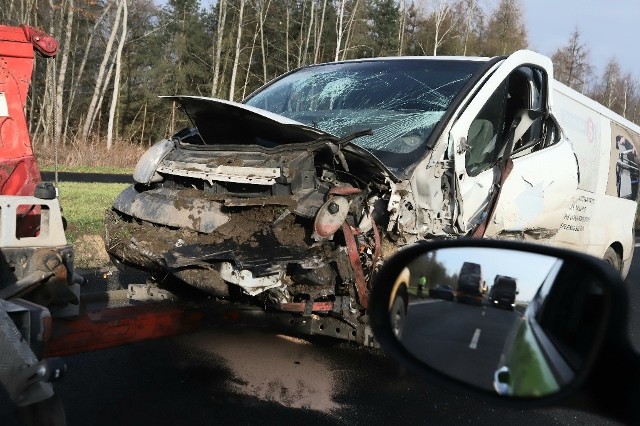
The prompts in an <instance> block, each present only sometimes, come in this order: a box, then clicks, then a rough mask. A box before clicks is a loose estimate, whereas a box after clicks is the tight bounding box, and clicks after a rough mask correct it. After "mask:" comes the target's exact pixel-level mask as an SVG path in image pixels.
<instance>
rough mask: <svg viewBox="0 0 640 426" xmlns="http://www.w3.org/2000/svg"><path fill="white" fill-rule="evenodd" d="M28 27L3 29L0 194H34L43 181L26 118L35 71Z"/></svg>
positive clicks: (0, 32)
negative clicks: (32, 76) (36, 186)
mask: <svg viewBox="0 0 640 426" xmlns="http://www.w3.org/2000/svg"><path fill="white" fill-rule="evenodd" d="M28 30H30V29H29V28H28V27H7V26H0V194H3V195H32V194H33V189H34V187H35V185H36V184H37V183H38V182H40V181H41V177H40V172H39V170H38V167H37V164H36V160H35V157H34V155H33V150H32V148H31V141H30V139H29V133H28V128H27V121H26V118H25V115H24V111H25V109H26V102H27V93H28V91H29V84H30V83H31V74H32V70H33V59H34V52H33V47H34V46H33V44H32V41H31V39H30V34H29V32H28Z"/></svg>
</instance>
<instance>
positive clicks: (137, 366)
mask: <svg viewBox="0 0 640 426" xmlns="http://www.w3.org/2000/svg"><path fill="white" fill-rule="evenodd" d="M627 282H628V285H629V288H630V290H631V291H630V299H629V301H630V328H629V335H630V337H631V339H632V341H633V343H634V345H635V347H636V348H637V349H640V334H638V333H639V332H638V330H640V251H637V252H636V258H635V259H634V262H633V265H632V269H631V271H630V274H629V277H628V279H627ZM441 303H442V304H447V303H450V302H441ZM443 306H446V305H443ZM468 308H469V309H471V308H476V309H477V310H479V309H481V308H477V307H468ZM478 312H479V311H478ZM505 312H506V311H505ZM483 333H484V332H483ZM482 337H486V334H483V335H482ZM480 345H482V344H481V343H479V346H480ZM66 360H67V364H68V373H67V376H66V377H65V379H64V380H63V381H62V382H61V383H59V384H56V390H57V392H58V394H59V395H60V396H61V397H62V399H63V401H64V404H65V408H66V411H67V417H68V422H69V424H70V425H72V426H73V425H88V424H90V425H118V426H125V425H140V424H153V425H190V426H196V425H211V424H230V425H236V424H244V425H254V424H255V425H282V424H307V425H315V424H318V425H320V424H322V425H371V424H374V425H376V424H411V425H416V424H425V425H433V424H436V425H460V424H474V425H492V426H493V425H513V424H518V425H520V426H524V425H545V426H546V425H575V424H584V425H616V424H617V423H615V422H612V421H609V420H607V419H604V418H600V417H597V416H593V415H591V414H586V413H583V412H580V411H575V410H569V409H564V408H545V409H535V410H533V409H531V410H516V409H511V408H505V407H502V406H500V405H496V404H489V403H487V402H484V401H480V400H476V399H474V398H471V397H469V396H466V395H463V394H461V393H458V392H452V391H450V390H447V389H444V388H441V387H438V386H436V385H433V384H431V383H429V382H427V381H426V380H423V379H421V378H419V377H415V376H413V375H412V374H410V373H408V372H406V371H405V370H404V369H402V368H400V367H399V366H398V365H397V364H396V363H395V362H394V361H392V360H390V359H389V358H387V357H386V356H385V355H384V354H382V353H381V352H380V351H379V350H372V349H363V348H358V347H356V346H354V345H351V344H348V343H344V342H339V341H335V340H330V339H307V338H300V337H295V336H287V335H279V334H276V333H273V332H268V331H264V330H256V329H251V328H245V327H241V326H233V327H225V328H214V329H208V330H204V331H201V332H198V333H194V334H192V335H186V336H179V337H174V338H165V339H161V340H156V341H152V342H144V343H139V344H132V345H128V346H123V347H120V348H115V349H108V350H103V351H99V352H93V353H85V354H79V355H74V356H69V357H67V358H66ZM0 392H2V391H0ZM0 419H1V424H2V425H3V426H12V425H16V424H17V422H16V419H15V416H14V414H13V411H12V408H11V407H10V405H9V404H8V401H7V398H6V395H4V394H0Z"/></svg>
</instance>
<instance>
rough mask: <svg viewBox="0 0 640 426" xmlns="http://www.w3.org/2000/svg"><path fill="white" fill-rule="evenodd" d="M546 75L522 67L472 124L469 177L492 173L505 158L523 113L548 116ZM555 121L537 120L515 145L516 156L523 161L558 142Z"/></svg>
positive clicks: (468, 151)
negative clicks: (513, 128) (514, 126)
mask: <svg viewBox="0 0 640 426" xmlns="http://www.w3.org/2000/svg"><path fill="white" fill-rule="evenodd" d="M545 78H546V77H545V75H544V74H543V73H542V71H540V70H539V69H536V68H530V67H520V68H517V69H515V70H514V71H513V72H512V73H511V74H510V75H509V77H507V79H506V80H505V81H504V82H503V83H502V84H501V85H500V86H499V87H498V89H497V90H496V91H495V92H494V93H493V95H492V96H491V98H489V100H488V101H487V103H486V104H485V105H484V107H483V108H482V110H480V112H479V113H478V115H477V116H476V118H475V119H474V120H473V121H472V122H471V126H470V127H469V132H468V135H467V144H468V145H469V149H468V150H467V152H466V154H465V164H466V169H467V174H469V176H476V175H478V174H479V173H481V172H483V171H484V170H488V169H490V168H491V167H493V165H494V164H495V163H496V162H497V161H498V159H499V158H500V157H501V155H502V153H503V150H504V148H505V146H506V144H507V142H508V140H507V137H508V134H509V129H510V128H511V124H512V123H513V120H514V118H515V117H516V115H517V113H518V111H520V110H532V111H539V112H544V111H543V109H544V105H545V102H544V99H545V97H546V96H547V93H546V92H547V91H546V89H545ZM556 135H557V131H556V129H555V125H554V124H553V122H552V121H551V120H547V121H545V119H544V117H540V118H538V119H536V120H535V121H534V122H533V123H532V125H531V127H530V128H529V130H527V132H526V133H525V134H524V135H523V136H522V138H521V139H520V140H518V141H515V142H514V146H513V151H512V156H513V157H519V156H523V155H526V154H528V153H531V152H533V151H537V150H539V149H542V148H545V147H547V146H550V145H552V144H554V143H555V142H557V140H558V138H557V137H556Z"/></svg>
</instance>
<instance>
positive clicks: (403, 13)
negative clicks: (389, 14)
mask: <svg viewBox="0 0 640 426" xmlns="http://www.w3.org/2000/svg"><path fill="white" fill-rule="evenodd" d="M406 26H407V1H406V0H401V2H400V26H399V28H398V55H400V56H402V51H403V48H404V33H405V31H406Z"/></svg>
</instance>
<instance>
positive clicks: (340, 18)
mask: <svg viewBox="0 0 640 426" xmlns="http://www.w3.org/2000/svg"><path fill="white" fill-rule="evenodd" d="M346 2H347V0H340V3H339V7H338V14H337V15H336V35H337V37H336V54H335V59H334V60H336V61H337V60H338V59H339V58H340V52H341V50H340V49H341V46H342V37H343V35H344V32H345V28H344V9H345V3H346Z"/></svg>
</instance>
